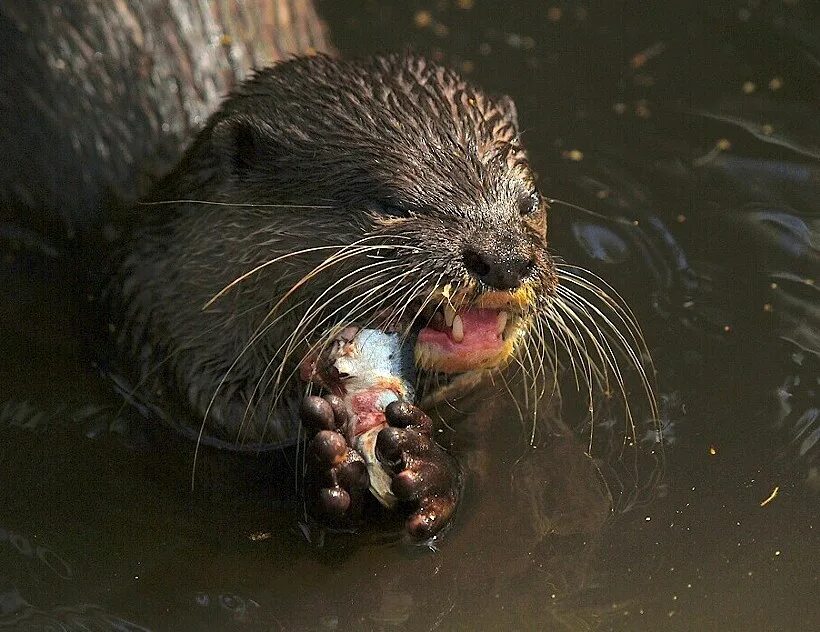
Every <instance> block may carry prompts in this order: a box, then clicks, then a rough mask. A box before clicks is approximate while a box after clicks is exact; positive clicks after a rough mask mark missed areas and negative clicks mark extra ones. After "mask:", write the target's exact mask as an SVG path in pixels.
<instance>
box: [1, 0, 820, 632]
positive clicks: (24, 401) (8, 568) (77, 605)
mask: <svg viewBox="0 0 820 632" xmlns="http://www.w3.org/2000/svg"><path fill="white" fill-rule="evenodd" d="M681 4H683V3H681ZM808 5H809V3H805V2H800V1H797V0H795V1H793V2H784V3H781V2H771V3H765V2H751V3H741V2H737V3H724V4H723V5H722V8H720V9H716V8H714V7H713V8H712V9H710V12H708V13H707V12H706V11H705V10H702V9H694V8H691V6H690V4H687V5H686V6H687V7H690V8H680V7H677V8H676V7H673V6H669V5H668V4H667V3H655V4H652V3H650V4H645V3H644V4H634V5H633V4H624V3H601V6H596V5H594V4H589V3H575V2H569V3H558V2H555V3H551V2H540V1H538V2H536V1H531V2H505V3H491V2H486V1H485V2H482V0H475V2H455V1H453V2H398V1H394V2H366V1H363V0H362V1H355V2H344V3H339V2H330V1H329V0H328V1H325V2H321V3H320V4H319V7H320V9H321V10H322V12H323V14H324V15H325V16H326V18H327V19H328V21H329V24H330V29H331V33H332V34H333V40H334V42H335V43H336V45H337V46H338V47H339V49H340V50H341V52H342V53H343V54H345V55H354V54H365V53H369V52H373V51H377V50H386V49H390V50H394V49H397V48H401V47H403V46H405V45H412V46H414V47H415V48H417V49H418V50H420V51H422V52H425V53H427V54H430V55H432V56H434V57H440V58H441V59H444V60H446V61H448V62H450V63H452V64H454V65H456V66H459V67H461V68H462V69H463V70H464V72H466V73H469V74H470V75H471V76H473V77H474V78H476V79H477V80H478V81H479V82H480V83H482V84H483V85H485V86H486V87H487V88H488V89H490V90H495V91H499V92H506V93H508V94H510V95H512V96H513V97H514V98H515V100H516V103H517V104H518V108H519V117H520V119H521V121H522V125H523V128H524V129H525V130H526V136H525V140H526V143H527V145H528V147H529V148H530V153H531V156H532V158H533V160H534V162H535V164H536V167H537V169H538V171H539V172H540V174H541V177H542V189H543V190H544V192H545V193H546V194H547V195H548V196H554V197H557V198H561V199H562V200H565V201H568V202H571V203H574V204H578V205H581V206H582V207H584V208H587V209H591V210H592V211H594V212H595V213H597V214H601V215H603V216H604V217H605V218H610V219H605V218H604V219H602V218H601V217H600V216H598V215H592V214H590V213H588V212H584V211H580V210H576V209H572V208H570V207H566V206H562V205H560V204H555V205H554V208H553V214H552V220H551V222H552V223H551V233H552V235H553V246H554V248H555V250H556V251H557V252H558V253H560V254H561V255H562V256H564V257H565V258H566V259H567V260H569V261H573V262H577V263H579V264H580V265H583V266H586V267H588V268H590V269H592V270H594V271H596V272H598V273H599V274H601V275H602V276H604V277H605V278H606V279H607V280H609V281H610V282H611V283H613V284H614V285H615V286H616V287H617V289H618V290H619V291H621V292H622V293H623V294H624V295H625V296H626V297H627V298H628V300H629V302H630V304H631V305H633V307H634V308H635V310H636V313H637V314H638V317H639V320H640V321H641V322H642V323H643V324H644V326H645V329H646V333H647V339H648V342H649V345H650V347H651V348H652V350H653V354H654V357H655V362H656V365H657V367H658V382H659V389H658V390H659V396H660V399H661V404H662V420H661V421H662V423H663V425H664V430H665V433H664V436H665V438H666V442H667V446H666V456H665V467H664V472H663V476H662V477H660V478H658V477H656V476H655V475H656V474H657V473H659V472H660V466H659V464H658V461H657V459H656V457H657V455H652V453H651V451H652V444H651V442H646V443H645V444H642V445H645V447H644V448H642V450H641V459H640V467H639V470H638V477H637V484H636V483H635V481H634V480H633V479H631V478H630V477H629V475H630V473H632V472H633V470H632V469H631V467H627V466H628V465H630V464H628V463H624V460H623V459H619V458H618V456H617V453H616V452H612V451H610V452H605V453H602V454H599V456H601V457H602V458H603V457H606V458H604V460H603V461H602V462H601V463H599V465H600V467H601V471H602V473H603V480H605V481H606V482H607V483H608V484H609V488H608V491H609V493H610V494H611V495H612V500H613V501H614V502H615V504H616V506H617V508H618V510H617V511H615V512H613V513H611V512H610V510H609V508H610V498H609V496H608V495H607V493H606V491H607V490H606V489H605V488H604V487H603V486H602V484H601V477H600V476H599V470H598V469H597V468H596V467H594V464H593V462H591V461H590V460H589V459H587V458H586V457H585V456H584V447H585V445H584V443H583V442H581V441H575V440H572V439H571V438H569V437H567V436H566V435H565V434H562V432H560V430H561V428H560V427H559V426H558V424H557V423H556V422H555V420H556V419H558V418H560V419H561V420H563V422H565V423H566V424H567V425H570V426H582V425H583V415H582V412H581V411H583V408H584V407H583V405H580V404H579V405H577V406H576V405H575V402H574V397H573V396H572V393H571V390H572V389H571V388H569V391H568V390H567V388H568V387H570V386H571V382H569V381H567V382H566V384H565V386H564V393H565V396H566V401H565V402H564V410H563V414H562V415H560V416H558V415H556V413H555V411H554V409H550V408H549V406H551V405H552V404H549V403H544V404H543V410H542V411H541V413H542V414H541V417H540V419H541V421H540V422H539V425H538V426H537V429H538V432H537V433H536V439H535V442H534V443H535V445H534V446H533V445H531V442H530V438H531V428H530V425H529V423H528V422H525V423H523V424H522V423H521V421H520V420H519V415H518V412H517V408H516V406H515V405H514V404H513V403H512V402H511V401H510V399H509V398H508V397H507V396H505V395H504V394H503V393H496V392H484V393H481V394H480V395H478V396H476V399H475V400H474V401H465V402H460V403H459V409H460V412H456V411H443V413H444V415H445V417H446V418H447V420H448V422H449V423H450V424H451V426H452V427H453V428H454V430H453V431H452V432H449V431H448V432H446V433H443V435H442V440H443V441H445V442H449V441H452V442H453V443H454V446H455V449H457V450H466V446H469V445H472V444H475V443H480V442H481V441H484V440H486V438H487V437H491V438H492V446H493V448H492V450H491V451H489V452H488V454H487V458H486V460H485V461H483V462H482V463H473V464H471V465H472V466H474V467H475V468H476V469H479V468H480V469H481V470H482V471H483V472H484V475H483V476H481V477H479V476H473V477H471V479H470V483H469V486H468V489H467V495H466V498H465V501H464V505H463V507H462V509H461V512H460V514H459V515H458V516H457V520H456V525H455V527H454V528H453V530H452V531H451V532H450V533H448V534H447V536H446V537H445V538H444V539H443V540H442V541H441V542H440V543H439V549H438V550H437V551H435V552H431V551H429V550H427V549H422V548H418V547H410V546H407V545H404V544H402V543H401V542H397V541H396V539H395V538H394V537H393V536H392V535H391V534H392V530H391V526H390V525H382V526H381V528H379V529H376V528H374V529H373V530H372V531H371V532H368V533H365V534H359V535H334V536H330V537H328V538H326V539H325V541H324V543H323V546H318V545H317V542H315V541H314V542H313V543H308V542H307V541H306V539H305V537H304V535H303V533H302V531H301V530H300V528H299V526H298V523H297V522H298V521H297V517H298V515H299V506H298V503H297V502H295V501H294V499H293V498H289V497H288V495H287V494H286V495H285V496H286V497H285V498H284V499H283V498H281V497H280V496H275V495H274V494H273V493H272V484H271V479H272V478H273V476H274V474H273V472H277V471H285V472H289V471H292V463H290V461H289V460H292V458H293V455H287V454H285V455H277V454H274V455H267V456H264V457H258V458H256V457H247V456H245V457H235V456H231V455H225V454H216V453H211V454H209V455H208V458H207V459H206V462H205V464H204V466H203V469H202V472H201V481H202V484H201V485H200V487H199V489H198V491H197V492H196V493H194V494H191V493H190V492H189V491H188V481H189V474H190V465H191V458H192V453H193V446H192V445H190V444H188V443H186V442H185V441H182V440H177V439H175V438H174V437H173V436H171V435H168V434H167V433H165V432H163V431H162V430H161V429H157V428H153V427H151V426H150V425H148V426H147V425H145V424H144V423H143V422H142V421H141V419H140V418H138V416H137V415H136V414H134V413H133V412H131V411H130V410H129V409H128V408H127V407H124V406H123V405H122V401H121V400H120V399H119V398H118V397H117V396H116V395H115V394H113V393H112V392H111V389H110V388H109V386H108V385H107V384H106V383H105V382H104V381H103V380H102V379H101V378H99V377H98V375H99V371H98V370H97V368H96V367H95V366H94V365H93V364H92V359H91V358H90V356H89V354H88V352H87V351H86V349H85V347H84V346H83V344H82V343H81V340H82V338H83V335H84V333H85V332H84V329H85V327H84V323H83V321H82V318H81V316H80V314H81V313H82V312H81V301H82V296H80V295H78V294H77V293H75V291H74V290H73V289H72V288H73V287H75V286H76V281H75V279H74V275H73V273H72V269H71V265H70V264H68V263H67V262H66V260H65V259H64V258H61V257H60V256H51V255H50V254H49V253H48V252H45V253H44V252H38V253H34V254H32V253H31V252H30V251H26V249H24V248H20V247H15V245H17V246H19V244H21V243H22V242H23V241H25V240H23V239H21V238H20V236H19V235H12V234H6V233H4V234H3V241H2V243H3V253H4V255H5V256H4V259H3V266H2V278H0V283H2V286H3V287H6V288H10V289H11V290H12V291H11V293H10V294H8V295H4V298H3V299H2V300H0V323H2V329H1V330H2V332H3V335H2V338H0V353H2V356H0V357H2V361H0V388H1V389H2V393H0V402H4V401H5V402H7V403H6V404H5V405H3V404H0V628H3V627H6V628H10V629H25V626H29V629H86V628H82V627H80V624H81V623H83V624H84V625H86V626H88V627H91V626H92V622H95V623H94V625H97V629H140V627H139V626H142V627H145V628H148V629H167V630H202V629H216V630H222V629H226V630H231V629H237V630H239V629H241V630H255V629H260V630H261V629H287V630H334V629H338V630H349V629H377V630H381V629H383V630H394V629H397V630H401V629H406V630H428V629H442V630H451V629H465V630H468V629H469V630H472V629H482V630H484V629H486V630H493V629H522V630H524V629H537V630H590V629H603V630H606V629H616V630H678V629H680V630H810V629H814V628H816V627H818V626H820V606H818V604H819V603H820V599H818V594H820V583H818V571H817V569H818V568H820V555H818V551H820V547H819V546H818V545H820V538H818V528H820V527H819V526H818V524H817V520H818V515H820V514H819V513H818V510H820V502H819V501H818V497H819V496H818V492H817V488H818V487H819V486H820V484H818V473H817V454H818V450H817V445H816V442H817V441H818V434H820V428H818V422H817V419H818V417H817V407H818V401H817V396H816V393H817V380H818V366H820V361H819V357H820V349H819V348H820V345H818V344H817V341H818V335H820V334H819V333H818V332H820V317H819V316H818V304H820V302H818V294H817V291H816V285H815V284H814V280H815V278H816V272H817V270H818V269H819V267H818V263H820V261H818V234H819V233H820V230H818V223H819V222H820V219H818V218H819V217H820V206H818V203H817V199H820V198H818V193H820V163H818V156H820V152H819V151H818V145H819V144H820V127H818V121H820V117H818V116H817V103H818V96H820V91H818V86H819V85H820V72H818V68H820V66H818V64H817V59H818V57H820V43H818V33H820V26H818V22H817V21H816V19H817V16H816V15H814V16H812V14H811V12H810V7H809V6H808ZM813 19H814V20H815V21H814V22H812V20H813ZM5 296H10V297H12V298H11V300H7V299H6V298H5ZM638 399H639V398H637V397H636V402H635V404H634V405H635V407H636V410H638V411H640V410H641V404H640V401H637V400H638ZM553 404H554V402H553ZM609 414H610V413H609V412H604V413H601V416H600V417H598V418H597V419H596V423H598V424H599V426H598V430H597V432H599V433H600V435H599V436H603V437H607V436H611V437H616V442H617V438H618V437H619V436H620V435H618V434H617V433H618V432H620V431H619V430H618V429H619V428H620V427H621V426H620V418H619V417H618V413H617V412H612V413H611V414H612V415H614V417H610V416H608V415H609ZM613 420H614V421H613ZM611 421H613V423H609V422H611ZM608 425H609V426H612V427H611V428H607V426H608ZM608 433H609V434H608ZM642 438H643V437H642ZM619 483H620V484H622V485H623V488H619V487H618V484H619ZM636 485H637V489H638V491H637V492H634V489H635V488H636ZM289 489H290V486H289ZM129 622H130V623H129ZM72 625H74V627H73V628H72V627H71V626H72ZM48 626H51V627H48ZM60 626H62V628H61V627H60Z"/></svg>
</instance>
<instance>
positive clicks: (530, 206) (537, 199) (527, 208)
mask: <svg viewBox="0 0 820 632" xmlns="http://www.w3.org/2000/svg"><path fill="white" fill-rule="evenodd" d="M540 208H541V196H540V195H539V194H538V192H537V191H533V192H532V193H530V194H529V195H524V196H522V197H520V198H519V199H518V212H519V213H521V215H523V216H525V217H526V216H527V215H532V214H533V213H536V212H537V211H538V210H539V209H540Z"/></svg>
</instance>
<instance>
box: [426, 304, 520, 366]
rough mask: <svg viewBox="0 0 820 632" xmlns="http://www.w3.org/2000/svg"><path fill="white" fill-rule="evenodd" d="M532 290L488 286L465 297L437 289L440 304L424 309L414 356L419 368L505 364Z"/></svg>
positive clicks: (512, 347) (515, 340)
mask: <svg viewBox="0 0 820 632" xmlns="http://www.w3.org/2000/svg"><path fill="white" fill-rule="evenodd" d="M530 300H531V297H530V291H528V290H526V289H519V290H518V291H516V292H488V293H484V294H481V295H480V296H478V297H477V298H475V299H473V300H472V301H469V302H467V301H466V300H465V299H464V298H463V297H458V296H456V297H451V296H449V295H448V293H447V292H446V291H444V292H440V300H439V301H438V302H440V305H439V306H438V307H436V308H433V309H432V313H430V312H427V313H424V312H423V313H422V316H421V318H420V319H419V320H420V321H421V322H422V323H424V324H423V326H422V327H421V329H419V331H418V335H417V337H416V344H415V349H414V356H415V360H416V365H417V366H418V367H419V368H420V369H424V370H427V371H435V372H439V373H463V372H466V371H474V370H478V369H491V368H495V367H499V366H501V365H503V364H505V363H506V362H507V361H508V360H509V359H510V357H511V356H512V354H513V351H514V349H515V346H516V342H517V341H518V340H519V338H520V336H521V334H522V332H523V322H524V319H523V313H524V309H525V308H526V306H527V305H529V303H530Z"/></svg>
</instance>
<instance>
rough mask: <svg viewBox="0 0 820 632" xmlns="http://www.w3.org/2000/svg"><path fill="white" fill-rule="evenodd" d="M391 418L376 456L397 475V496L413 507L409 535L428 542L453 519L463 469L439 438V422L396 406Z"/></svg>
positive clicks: (401, 404)
mask: <svg viewBox="0 0 820 632" xmlns="http://www.w3.org/2000/svg"><path fill="white" fill-rule="evenodd" d="M385 416H386V417H387V422H388V423H389V424H390V426H388V427H387V428H385V429H384V430H382V431H381V432H380V433H379V436H378V439H377V441H376V455H377V457H378V459H379V461H381V463H382V464H383V465H384V466H385V468H386V469H387V470H388V471H389V472H390V473H391V475H392V477H393V482H392V485H391V489H392V491H393V493H394V494H395V495H396V497H397V498H398V499H399V500H400V501H403V502H405V503H408V504H410V505H411V506H412V508H413V509H412V511H411V514H410V516H409V517H408V519H407V522H406V527H407V531H408V533H409V534H410V536H411V537H413V538H415V539H418V540H426V539H428V538H431V537H432V536H434V535H436V534H437V533H438V532H439V531H441V529H443V528H444V527H445V526H446V525H447V523H448V522H449V520H450V518H451V517H452V515H453V512H454V510H455V506H456V503H457V501H458V493H459V488H460V476H459V469H458V465H457V463H456V461H455V460H454V459H453V458H452V457H451V456H450V455H449V454H447V452H445V451H444V450H443V449H442V448H441V447H439V445H438V444H437V443H436V442H435V441H434V440H433V437H432V433H433V423H432V421H431V420H430V418H429V417H428V416H427V415H426V414H425V413H424V412H423V411H422V410H421V409H420V408H417V407H416V406H413V405H411V404H408V403H407V402H393V403H392V404H390V405H389V406H388V407H387V409H386V410H385Z"/></svg>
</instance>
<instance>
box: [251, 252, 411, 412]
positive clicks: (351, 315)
mask: <svg viewBox="0 0 820 632" xmlns="http://www.w3.org/2000/svg"><path fill="white" fill-rule="evenodd" d="M406 265H407V264H401V265H398V266H394V267H395V268H396V269H400V268H401V267H406ZM391 269H393V268H391ZM388 271H389V270H388ZM412 272H413V271H412V270H407V271H405V272H404V273H402V274H401V275H399V276H398V277H395V276H393V277H391V278H389V279H388V280H386V281H385V282H383V283H381V284H379V285H377V286H374V287H372V288H370V289H369V290H368V291H367V292H366V293H365V294H364V295H357V296H355V297H353V298H352V299H351V300H349V301H347V302H346V303H344V304H342V305H340V306H338V307H337V308H336V309H335V310H333V311H332V312H331V313H329V314H324V315H323V317H322V320H321V321H318V322H315V321H312V322H310V328H311V329H314V330H315V329H318V328H320V327H321V326H322V325H324V323H326V322H328V321H330V320H331V319H333V318H334V316H336V314H338V313H339V312H340V311H341V310H343V309H345V308H346V307H348V306H349V305H351V304H352V303H354V302H356V303H358V305H357V306H356V307H355V308H354V309H353V310H350V311H349V312H348V314H347V315H345V317H344V318H342V319H339V318H336V320H337V321H339V324H337V325H336V327H335V328H334V329H333V330H331V332H329V333H328V334H326V335H325V336H324V337H323V338H322V339H320V341H319V342H317V343H315V344H314V345H312V346H311V347H310V348H309V349H308V351H307V352H306V354H305V355H304V356H303V358H302V360H300V362H299V363H297V364H296V367H295V368H294V369H293V370H292V371H291V372H290V374H289V375H288V376H287V377H285V378H284V379H283V371H284V369H285V367H286V366H287V364H288V363H287V359H288V357H289V356H290V354H291V353H292V351H293V350H294V349H295V345H296V343H297V342H298V340H297V339H298V338H299V336H300V335H301V334H300V331H302V330H306V329H307V325H304V326H302V327H301V329H299V330H297V331H294V333H293V334H292V335H291V336H290V338H289V340H290V341H291V342H290V344H288V348H287V349H286V351H285V356H284V357H283V358H280V365H279V370H278V371H277V374H276V376H275V380H276V381H275V384H274V387H273V392H274V393H275V396H274V397H273V398H272V400H271V406H272V407H273V406H275V404H276V403H278V401H279V400H280V398H281V396H282V394H283V393H284V389H283V388H281V387H282V386H283V385H284V384H287V383H288V382H289V381H290V379H291V378H292V377H293V376H294V375H295V373H296V371H297V370H298V366H299V364H300V363H301V362H303V361H304V360H305V359H306V358H307V357H309V356H310V355H312V354H314V353H317V352H318V353H321V352H322V351H323V350H324V348H325V346H326V345H327V344H329V342H330V341H331V340H332V337H333V335H334V332H335V331H336V330H338V329H339V328H341V327H343V326H345V325H347V324H349V323H350V322H353V321H355V320H357V319H358V317H359V315H362V314H364V313H366V312H368V311H370V310H371V309H372V308H373V307H375V305H376V304H377V303H378V302H379V301H381V302H384V301H386V300H387V299H389V298H390V297H392V296H395V295H396V294H399V293H401V292H402V289H403V288H402V287H401V285H399V286H397V287H395V288H394V289H393V290H391V291H390V292H388V294H387V296H384V297H380V296H377V293H378V291H379V290H380V289H382V288H383V287H385V286H387V285H395V284H396V283H397V281H401V279H403V278H406V277H408V276H410V275H411V274H412ZM384 273H385V271H380V272H379V274H380V275H382V276H383V274H384ZM374 278H375V274H374ZM373 280H374V279H365V280H360V281H357V283H356V284H354V285H353V286H351V287H348V288H345V289H344V290H343V291H342V292H341V293H346V292H349V291H350V290H352V289H355V286H356V285H359V284H361V283H364V282H365V281H366V282H371V281H373ZM334 285H335V284H334ZM308 314H313V316H311V318H315V317H317V316H318V315H322V310H312V309H309V310H308ZM304 341H305V342H307V340H306V339H305V340H304ZM283 346H284V345H283ZM281 349H282V347H280V349H279V351H281ZM317 350H318V351H317ZM278 355H279V352H277V353H276V354H274V356H273V357H272V359H271V361H270V362H269V363H268V367H267V369H266V370H265V372H264V373H267V371H268V370H269V369H270V368H271V367H272V364H273V361H275V360H276V359H277V357H278ZM263 375H264V374H263ZM261 381H262V380H260V382H259V383H258V385H257V387H258V386H259V385H261ZM273 381H274V376H271V377H270V378H269V379H268V381H267V384H266V386H265V389H267V388H268V387H269V386H270V384H271V383H273Z"/></svg>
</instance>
